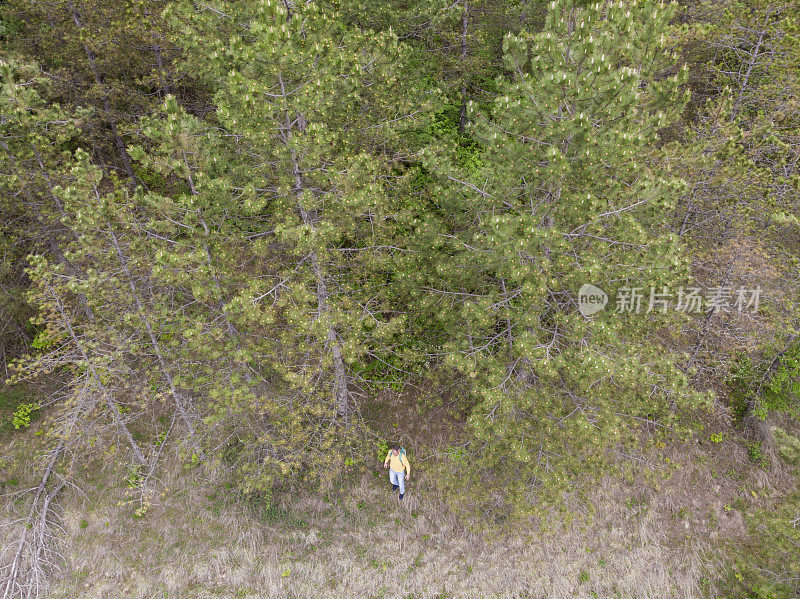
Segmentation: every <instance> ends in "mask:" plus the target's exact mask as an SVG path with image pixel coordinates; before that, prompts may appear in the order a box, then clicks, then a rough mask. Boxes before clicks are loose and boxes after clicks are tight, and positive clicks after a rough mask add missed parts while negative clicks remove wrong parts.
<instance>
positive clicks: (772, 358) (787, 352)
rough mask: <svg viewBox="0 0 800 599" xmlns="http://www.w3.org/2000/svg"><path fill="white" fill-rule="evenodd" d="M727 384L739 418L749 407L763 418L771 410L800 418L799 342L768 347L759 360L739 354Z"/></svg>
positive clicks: (732, 403) (734, 409)
mask: <svg viewBox="0 0 800 599" xmlns="http://www.w3.org/2000/svg"><path fill="white" fill-rule="evenodd" d="M727 385H728V389H729V393H730V397H731V407H732V408H733V413H734V416H735V417H736V419H737V421H741V420H742V418H744V416H745V415H746V414H747V411H748V410H749V409H752V410H753V414H754V416H756V417H757V418H760V419H761V420H764V419H765V418H766V417H767V415H768V414H769V413H770V412H777V413H780V414H787V415H790V416H792V417H794V418H798V417H800V399H798V398H799V397H800V395H798V394H799V393H800V345H798V344H796V343H793V344H791V345H789V346H788V347H785V348H783V349H781V350H779V351H778V350H775V349H771V350H767V351H766V352H765V355H764V356H763V357H762V358H761V359H760V360H756V359H754V358H751V357H749V356H747V355H742V356H739V358H738V359H737V360H736V362H734V364H733V365H732V367H731V369H730V373H729V376H728V379H727Z"/></svg>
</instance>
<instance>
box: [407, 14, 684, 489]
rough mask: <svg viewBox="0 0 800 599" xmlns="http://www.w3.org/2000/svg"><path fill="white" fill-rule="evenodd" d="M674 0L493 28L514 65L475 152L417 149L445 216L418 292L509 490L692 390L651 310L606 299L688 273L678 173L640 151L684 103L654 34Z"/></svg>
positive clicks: (663, 415)
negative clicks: (435, 317) (624, 307)
mask: <svg viewBox="0 0 800 599" xmlns="http://www.w3.org/2000/svg"><path fill="white" fill-rule="evenodd" d="M673 12H674V6H664V5H661V4H659V3H656V2H631V3H620V2H614V3H611V2H603V3H597V4H591V5H586V6H582V5H578V4H575V3H573V2H572V1H571V0H558V1H556V2H553V3H551V5H550V12H549V14H548V17H547V22H546V26H545V28H544V30H543V31H542V32H541V33H538V34H535V35H529V34H527V33H525V32H523V33H521V34H520V35H513V34H509V35H507V36H506V39H505V43H504V49H505V64H506V69H507V71H508V73H509V77H508V78H506V77H501V78H500V79H499V80H498V83H497V85H498V87H499V89H500V93H499V96H498V98H497V100H496V102H495V104H494V107H493V110H492V111H491V112H488V113H487V112H484V111H477V110H474V111H473V114H472V118H471V120H473V121H474V127H471V128H470V130H471V131H472V134H473V135H475V136H476V138H477V139H479V140H480V143H481V146H482V151H481V153H480V157H479V161H478V162H477V163H475V165H474V166H473V168H472V169H471V170H470V171H467V172H464V173H463V174H462V175H456V176H454V175H453V174H452V173H457V170H456V168H455V167H454V165H453V164H452V161H449V160H447V159H446V157H445V156H443V155H441V154H440V155H436V153H435V152H433V151H431V152H429V153H428V159H429V161H428V164H429V166H430V168H431V170H434V171H435V172H437V173H439V176H440V179H439V180H440V182H441V183H440V184H441V186H442V191H444V190H446V189H447V190H449V192H448V194H449V198H450V199H449V200H447V201H448V202H449V203H448V206H449V207H450V212H451V213H452V214H453V215H454V217H451V218H449V219H448V221H445V222H448V223H449V225H450V226H449V230H447V231H441V228H440V227H441V224H436V223H435V222H433V221H432V220H431V219H430V218H428V219H426V220H425V222H423V223H421V225H420V229H419V231H420V233H419V234H420V239H421V240H424V243H426V244H428V245H431V244H433V245H434V254H433V256H432V257H431V258H430V259H429V260H430V261H431V263H432V264H435V275H434V280H435V282H434V283H433V285H432V286H433V287H434V289H433V290H432V292H431V293H429V294H427V295H426V296H425V297H424V298H423V299H422V306H423V308H427V309H428V310H431V309H432V308H434V309H435V311H436V313H438V314H440V315H441V318H442V321H443V326H445V327H446V328H447V329H448V330H450V331H452V333H451V336H452V338H453V341H452V342H451V343H449V344H448V347H447V350H448V358H447V363H448V364H451V365H452V366H454V367H455V368H457V369H458V370H459V371H461V372H463V374H464V375H465V376H466V377H469V378H470V379H471V380H473V381H474V389H475V395H476V397H477V405H476V407H475V408H474V410H473V413H472V416H471V417H470V422H471V424H472V427H473V430H474V432H475V435H476V438H477V441H478V445H477V449H476V451H477V452H478V453H479V454H480V455H482V456H484V459H485V464H487V465H492V466H500V465H501V464H504V463H505V464H506V465H509V466H512V468H509V469H505V470H504V471H505V472H506V473H510V474H511V475H512V477H513V480H512V481H510V483H509V489H510V491H511V496H512V497H514V498H516V499H520V498H522V497H525V496H530V493H531V492H533V491H534V490H535V489H537V488H539V487H540V486H541V485H542V484H544V482H545V481H546V482H548V484H549V486H550V489H551V490H552V489H553V488H558V485H557V484H555V485H554V483H558V482H561V483H565V482H566V481H567V479H568V477H570V476H575V475H578V474H579V473H581V472H587V470H586V468H587V466H590V465H592V464H595V463H596V461H597V460H599V459H602V458H603V457H604V456H605V455H607V453H608V452H609V451H610V449H611V448H613V447H614V446H615V445H616V444H617V443H618V442H621V441H623V440H625V439H629V438H630V437H631V436H632V435H633V433H634V432H635V430H636V429H637V426H636V425H637V424H638V423H641V422H644V421H651V422H657V423H658V424H659V426H663V425H665V424H666V423H667V422H669V421H670V418H671V416H672V414H673V410H674V407H675V406H678V405H687V404H686V403H685V402H684V399H685V397H686V396H687V393H686V380H685V378H684V377H683V376H682V375H681V374H680V372H678V371H677V369H676V368H675V360H674V359H672V358H670V357H668V356H667V357H665V356H663V355H661V354H662V353H663V350H661V349H659V348H657V347H654V346H648V345H647V344H646V343H645V342H644V338H643V335H644V334H645V333H646V332H648V331H649V332H652V331H653V330H654V329H653V327H654V326H657V323H658V318H657V317H656V316H655V315H654V314H649V315H645V314H644V310H642V312H643V313H641V314H635V313H634V314H625V313H621V314H615V313H614V301H615V297H614V291H615V290H617V289H619V288H623V287H628V288H640V289H644V290H645V291H644V292H643V293H644V295H645V297H644V304H643V308H644V309H646V307H647V300H648V299H649V298H648V294H649V290H650V288H651V287H653V288H655V290H656V292H659V293H660V292H662V291H663V289H662V288H663V287H664V286H673V289H674V285H676V284H678V283H680V282H682V281H683V279H684V277H685V276H686V259H685V257H684V256H683V255H682V253H681V247H680V245H679V243H678V240H677V237H676V236H675V235H673V234H670V233H667V232H665V231H664V229H663V222H664V218H665V215H666V214H667V213H668V211H669V209H670V206H672V204H673V202H674V200H675V198H676V196H677V194H678V193H679V191H680V190H681V182H680V181H678V180H676V179H673V178H671V177H669V176H668V175H666V176H665V175H664V174H662V173H661V172H659V170H657V168H656V166H655V165H654V164H653V163H652V162H651V160H649V158H648V156H649V154H650V148H652V147H653V145H654V144H655V143H656V142H657V139H658V131H659V129H660V128H662V127H666V126H667V125H669V124H670V123H671V122H673V121H674V120H675V119H676V118H677V116H678V115H679V114H680V111H681V109H682V106H683V103H684V102H685V97H682V96H684V92H682V91H681V83H682V82H683V80H684V78H685V72H686V71H685V67H683V68H678V69H676V68H675V67H674V66H673V64H674V62H673V60H674V59H673V60H671V59H670V56H669V55H668V54H667V53H665V50H664V35H665V34H666V33H667V27H668V23H669V19H670V17H671V15H672V14H673ZM462 172H463V169H462ZM437 238H438V241H437ZM420 245H422V244H420ZM418 270H419V271H420V272H422V271H423V270H424V268H423V267H420V268H419V269H418ZM429 272H430V270H429ZM420 277H422V275H420ZM586 283H589V284H594V285H597V286H598V287H600V288H601V289H604V290H606V291H607V292H608V293H610V294H611V295H612V299H611V300H610V304H611V305H610V306H609V307H608V308H607V309H606V310H605V311H604V312H601V313H599V314H597V315H594V316H591V317H586V316H584V315H582V314H581V312H579V311H578V310H577V302H576V299H577V298H576V296H577V292H578V290H579V288H580V287H581V286H582V285H583V284H586ZM423 284H424V283H422V279H421V278H420V279H419V281H418V282H417V285H423ZM445 306H446V307H447V309H444V307H445ZM506 460H508V462H506Z"/></svg>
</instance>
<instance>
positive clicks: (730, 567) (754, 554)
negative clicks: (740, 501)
mask: <svg viewBox="0 0 800 599" xmlns="http://www.w3.org/2000/svg"><path fill="white" fill-rule="evenodd" d="M798 509H800V495H798V494H797V492H794V493H792V494H791V495H790V496H788V497H786V498H785V499H783V500H781V501H779V502H778V503H777V504H776V505H774V506H770V507H768V508H765V509H763V508H757V509H752V510H749V511H747V512H745V519H746V523H747V531H748V536H747V537H746V538H745V539H742V540H740V541H728V542H726V543H725V546H724V547H720V549H723V551H724V555H726V560H725V564H724V574H723V577H722V580H720V581H719V582H718V583H717V585H716V586H717V588H718V591H719V592H720V595H721V596H724V597H730V599H789V598H790V597H795V596H796V594H797V591H796V586H795V584H794V583H793V581H795V580H797V578H798V577H800V551H798V550H797V547H798V546H799V544H800V528H798V527H797V520H796V518H797V514H798Z"/></svg>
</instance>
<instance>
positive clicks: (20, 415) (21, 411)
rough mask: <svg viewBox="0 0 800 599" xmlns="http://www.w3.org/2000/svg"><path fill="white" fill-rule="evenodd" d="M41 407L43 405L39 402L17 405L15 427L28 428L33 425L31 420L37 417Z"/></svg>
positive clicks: (14, 418) (14, 419)
mask: <svg viewBox="0 0 800 599" xmlns="http://www.w3.org/2000/svg"><path fill="white" fill-rule="evenodd" d="M39 408H41V406H40V405H39V404H38V403H24V404H21V405H19V406H17V409H16V411H15V412H14V416H13V425H14V428H15V429H20V428H28V427H29V426H30V425H31V420H32V419H34V418H36V415H37V414H38V412H39Z"/></svg>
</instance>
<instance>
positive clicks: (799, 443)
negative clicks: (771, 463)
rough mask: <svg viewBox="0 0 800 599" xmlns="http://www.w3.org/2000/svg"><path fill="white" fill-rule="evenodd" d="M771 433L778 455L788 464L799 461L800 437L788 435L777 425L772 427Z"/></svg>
mask: <svg viewBox="0 0 800 599" xmlns="http://www.w3.org/2000/svg"><path fill="white" fill-rule="evenodd" d="M772 435H773V437H774V439H775V445H776V446H777V448H778V453H779V454H780V456H781V457H782V458H783V459H784V460H786V461H787V462H789V463H790V464H798V463H799V462H800V439H798V438H797V437H795V436H794V435H790V434H789V433H787V432H786V431H785V430H784V429H782V428H780V427H779V426H776V427H773V428H772Z"/></svg>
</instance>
